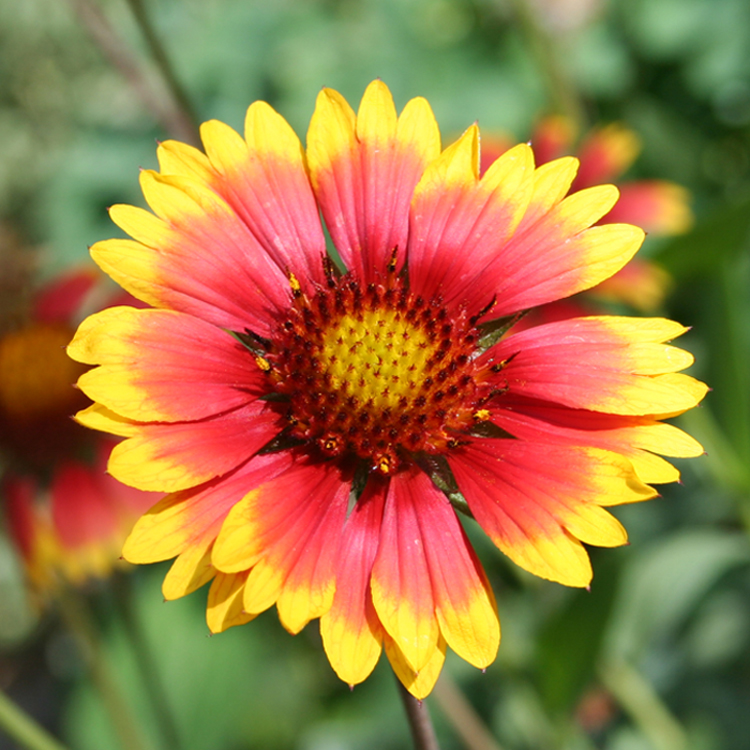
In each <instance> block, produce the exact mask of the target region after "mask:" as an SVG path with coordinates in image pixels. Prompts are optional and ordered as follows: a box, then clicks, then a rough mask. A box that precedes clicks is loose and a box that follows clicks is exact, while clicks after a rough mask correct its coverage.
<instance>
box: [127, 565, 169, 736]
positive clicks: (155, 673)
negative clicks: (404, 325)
mask: <svg viewBox="0 0 750 750" xmlns="http://www.w3.org/2000/svg"><path fill="white" fill-rule="evenodd" d="M112 585H113V589H114V592H115V599H116V601H117V605H118V608H119V614H120V619H121V621H122V623H123V625H124V626H125V632H126V634H127V637H128V640H129V641H130V647H131V649H132V651H133V655H134V657H135V663H136V666H137V668H138V671H139V673H140V677H141V682H142V683H143V687H144V689H145V691H146V693H147V695H148V698H149V704H150V705H151V706H152V708H153V711H154V714H155V716H156V722H157V725H158V727H159V731H160V732H161V736H162V740H163V743H164V747H168V748H169V749H170V750H181V748H182V742H181V740H180V735H179V732H178V731H177V724H176V723H175V720H174V715H173V713H172V710H171V708H170V705H169V701H168V700H167V692H166V690H165V689H164V680H163V679H162V676H161V674H160V672H159V670H158V669H157V665H156V660H155V659H154V655H153V650H152V649H151V647H150V645H149V642H148V639H147V638H146V634H145V633H144V632H143V628H142V627H141V623H140V620H139V619H138V616H137V613H136V611H135V608H134V607H133V597H132V589H131V588H130V578H129V577H128V578H127V580H126V576H125V575H115V576H114V577H113V578H112Z"/></svg>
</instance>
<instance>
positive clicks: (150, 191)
mask: <svg viewBox="0 0 750 750" xmlns="http://www.w3.org/2000/svg"><path fill="white" fill-rule="evenodd" d="M141 187H142V189H143V193H144V195H145V197H146V200H147V201H148V202H149V204H150V205H151V206H152V208H153V209H154V211H155V212H156V214H157V215H156V216H154V215H153V214H151V213H149V212H148V211H144V210H143V209H139V208H134V207H132V206H125V205H116V206H113V207H112V208H111V209H110V216H111V218H112V220H113V221H114V222H115V223H116V224H117V225H118V226H120V227H121V228H122V229H123V230H124V231H125V232H127V233H128V234H129V235H130V236H131V237H133V238H134V239H133V240H106V241H104V242H98V243H96V244H95V245H94V246H93V247H92V248H91V256H92V258H93V259H94V260H95V261H96V263H97V264H98V265H99V266H100V267H101V268H102V269H103V270H104V271H105V272H107V273H108V274H109V275H110V276H111V277H112V278H113V279H114V280H115V281H117V282H118V283H119V284H120V285H121V286H123V287H124V288H125V289H127V290H128V291H129V292H131V294H133V295H134V296H136V297H137V298H138V299H141V300H143V301H144V302H147V303H149V304H151V305H153V306H154V307H166V308H171V309H173V310H178V311H180V312H186V313H189V314H191V315H195V316H197V317H200V318H202V319H204V320H206V321H208V322H210V323H213V324H214V325H218V326H220V327H222V328H228V329H231V330H244V328H245V327H251V328H253V329H254V330H257V331H259V332H261V333H263V332H268V330H269V327H270V325H271V319H272V317H273V315H274V313H276V312H277V311H279V310H283V309H284V308H285V307H286V304H287V301H288V297H289V295H288V283H287V280H286V272H285V269H283V268H280V267H279V266H278V265H277V264H276V263H275V262H274V260H273V259H272V258H271V257H270V256H269V255H268V253H267V252H266V251H265V249H264V248H263V246H262V245H261V244H260V242H259V241H258V239H257V238H256V237H255V235H254V234H253V232H252V231H251V230H250V229H249V228H248V227H247V226H246V225H245V223H244V222H243V221H242V220H241V219H240V218H239V217H238V216H237V214H236V213H235V212H234V211H233V210H232V208H231V207H230V206H229V205H228V204H227V203H226V202H225V201H224V200H222V198H221V197H220V196H218V195H217V194H216V193H215V192H213V191H212V190H210V189H209V188H208V187H207V186H206V185H205V184H204V183H202V182H199V181H198V180H195V179H192V178H190V177H185V176H181V175H161V174H159V173H157V172H152V171H149V170H146V171H144V172H142V173H141Z"/></svg>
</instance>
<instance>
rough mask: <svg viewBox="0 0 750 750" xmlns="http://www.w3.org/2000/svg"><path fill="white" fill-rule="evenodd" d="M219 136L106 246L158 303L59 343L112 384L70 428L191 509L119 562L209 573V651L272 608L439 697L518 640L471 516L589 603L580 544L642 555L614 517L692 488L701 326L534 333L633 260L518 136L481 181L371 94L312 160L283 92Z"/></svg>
mask: <svg viewBox="0 0 750 750" xmlns="http://www.w3.org/2000/svg"><path fill="white" fill-rule="evenodd" d="M201 133H202V138H203V143H204V146H205V149H206V154H205V155H204V154H203V153H201V152H199V151H198V150H196V149H193V148H190V147H188V146H185V145H182V144H179V143H175V142H166V143H163V144H161V145H160V146H159V150H158V155H159V163H160V171H159V172H153V171H144V172H143V173H142V175H141V185H142V187H143V191H144V194H145V197H146V200H147V202H148V203H149V205H150V207H151V208H152V210H153V211H154V213H150V212H148V211H145V210H142V209H138V208H133V207H130V206H114V207H113V208H112V210H111V216H112V218H113V219H114V221H115V222H116V223H117V224H119V225H120V226H121V227H122V228H123V229H124V230H125V231H126V232H127V233H128V234H130V235H131V236H132V237H133V238H134V239H132V240H109V241H105V242H101V243H98V244H96V245H95V246H94V247H93V248H92V254H93V256H94V258H95V259H96V261H97V262H98V263H99V265H100V266H101V267H102V268H104V269H105V270H106V271H107V272H108V273H109V274H110V275H111V276H113V278H115V279H116V280H117V281H118V282H119V283H121V284H122V285H123V286H124V287H125V288H126V289H127V290H129V291H130V292H131V293H133V294H135V295H136V296H138V297H140V298H141V299H142V300H144V301H146V302H148V303H150V304H151V305H153V306H154V307H155V308H157V309H152V310H136V309H133V308H129V307H119V308H113V309H110V310H105V311H104V312H101V313H99V314H97V315H94V316H92V317H90V318H89V319H88V320H86V321H84V322H83V324H82V325H81V327H80V328H79V330H78V333H77V335H76V337H75V339H74V341H73V343H72V344H71V345H70V346H69V348H68V351H69V353H70V354H71V356H72V357H73V358H75V359H76V360H78V361H81V362H85V363H87V364H92V365H98V367H97V368H95V369H93V370H91V371H89V372H87V373H85V374H84V375H83V376H82V377H81V378H80V380H79V385H80V387H81V389H82V390H83V391H84V392H85V393H86V394H87V395H89V396H90V397H91V398H92V399H93V400H94V401H95V403H94V404H93V405H92V406H91V407H89V408H88V409H86V410H84V411H83V412H81V413H80V414H79V415H78V419H79V420H80V421H81V422H82V423H83V424H86V425H89V426H91V427H94V428H98V429H103V430H107V431H110V432H114V433H115V434H117V435H121V436H124V437H126V438H127V439H126V440H125V441H124V442H122V443H120V444H119V445H118V446H117V447H116V448H115V449H114V451H113V453H112V457H111V459H110V464H109V470H110V472H111V473H112V474H113V475H114V476H115V477H117V478H119V479H121V480H122V481H124V482H126V483H128V484H131V485H133V486H135V487H139V488H141V489H145V490H163V491H167V492H169V493H170V494H168V495H167V496H166V497H165V498H164V499H163V500H162V501H160V502H159V503H157V505H156V506H154V507H153V508H152V509H151V510H150V511H149V512H148V513H147V514H145V515H144V516H143V517H142V518H141V519H140V521H139V522H138V523H137V524H136V526H135V529H134V530H133V532H132V534H131V535H130V537H129V539H128V541H127V542H126V545H125V549H124V555H125V557H126V559H128V560H130V561H131V562H137V563H148V562H154V561H158V560H165V559H169V558H176V559H175V561H174V563H173V565H172V568H171V569H170V571H169V573H168V574H167V576H166V579H165V581H164V587H163V591H164V595H165V597H166V598H168V599H173V598H176V597H179V596H182V595H184V594H187V593H189V592H191V591H193V590H195V589H197V588H198V587H199V586H201V585H203V584H204V583H206V582H208V581H212V583H211V588H210V590H209V594H208V611H207V619H208V624H209V627H210V629H211V630H212V631H214V632H217V631H221V630H224V629H225V628H227V627H230V626H232V625H237V624H240V623H243V622H247V621H248V620H251V619H253V618H254V617H255V616H256V615H257V614H259V613H260V612H263V611H264V610H266V609H268V608H269V607H271V606H272V605H274V604H275V605H276V607H277V610H278V613H279V617H280V619H281V621H282V623H283V624H284V626H285V627H286V628H287V629H288V630H289V631H291V632H292V633H296V632H298V631H299V630H301V629H302V628H303V627H304V626H305V625H306V624H307V623H308V622H309V621H310V620H312V619H314V618H320V627H321V633H322V637H323V644H324V647H325V650H326V653H327V654H328V657H329V659H330V661H331V664H332V666H333V668H334V669H335V670H336V672H337V673H338V675H339V676H340V677H341V678H342V679H343V680H345V681H346V682H348V683H350V684H355V683H358V682H360V681H362V680H363V679H365V678H366V677H367V675H368V674H369V673H370V671H371V670H372V669H373V667H374V665H375V663H376V661H377V660H378V657H379V655H380V653H381V650H382V648H383V647H384V648H385V651H386V653H387V655H388V658H389V660H390V662H391V664H392V665H393V667H394V669H395V671H396V673H397V674H398V676H399V677H400V679H401V680H402V681H403V682H404V684H405V685H406V686H407V687H408V689H409V690H410V691H411V692H412V693H413V694H414V695H416V696H418V697H422V696H424V695H426V694H427V693H429V691H430V690H431V688H432V685H433V684H434V681H435V679H436V678H437V675H438V673H439V671H440V668H441V666H442V663H443V660H444V656H445V651H446V647H447V646H450V647H451V648H452V649H453V650H454V651H456V652H457V653H458V654H459V655H460V656H462V657H463V658H464V659H466V660H467V661H469V662H471V663H472V664H474V665H476V666H477V667H485V666H487V665H488V664H489V663H490V662H492V660H493V659H494V657H495V653H496V650H497V647H498V643H499V638H500V628H499V622H498V618H497V613H496V607H495V601H494V597H493V594H492V591H491V589H490V586H489V583H488V581H487V578H486V576H485V574H484V572H483V570H482V566H481V564H480V562H479V560H478V559H477V557H476V555H475V553H474V551H473V550H472V547H471V545H470V544H469V542H468V539H467V536H466V534H465V532H464V530H463V527H462V525H461V523H460V521H459V518H458V516H457V514H456V511H455V510H454V506H453V505H452V501H453V502H455V503H456V505H458V506H460V507H467V508H468V510H469V511H470V513H471V514H472V515H473V516H474V518H475V519H476V521H477V522H478V523H479V525H480V526H481V527H482V528H483V529H484V530H485V531H486V532H487V533H488V534H489V535H490V537H491V538H492V539H493V541H494V542H495V543H496V544H497V546H498V547H499V548H500V549H501V550H502V551H503V552H505V553H506V554H507V555H508V556H509V557H510V558H511V559H512V560H513V561H514V562H516V563H517V564H519V565H521V566H522V567H524V568H526V569H527V570H530V571H532V572H533V573H536V574H537V575H540V576H542V577H544V578H548V579H551V580H554V581H559V582H561V583H565V584H568V585H572V586H586V585H588V583H589V581H590V579H591V566H590V564H589V559H588V555H587V553H586V550H585V548H584V546H583V544H582V542H584V543H587V544H596V545H602V546H615V545H619V544H623V543H624V542H625V541H626V535H625V531H624V530H623V528H622V526H621V525H620V524H619V522H618V521H617V520H616V519H615V518H614V517H613V516H611V515H610V514H609V513H608V512H607V511H606V510H605V506H607V505H616V504H618V503H626V502H634V501H638V500H644V499H647V498H650V497H653V496H654V495H655V494H656V493H655V492H654V490H653V489H652V488H651V487H650V486H649V485H648V483H650V482H668V481H673V480H675V479H676V478H677V476H678V474H677V471H676V470H675V469H674V468H673V467H672V466H671V465H670V464H669V463H668V462H667V461H665V460H664V459H662V458H661V457H659V456H658V455H657V454H666V455H675V456H685V455H696V454H698V453H700V452H701V449H700V446H698V444H697V443H695V441H693V440H692V439H691V438H690V437H688V436H687V435H685V434H684V433H683V432H681V431H680V430H678V429H677V428H676V427H674V426H672V425H668V424H665V423H662V422H661V421H660V419H661V418H662V417H663V416H664V415H674V414H679V413H680V412H683V411H685V410H686V409H689V408H691V407H692V406H694V405H695V404H696V403H698V401H699V400H700V399H701V398H702V396H703V394H704V393H705V387H704V386H703V385H702V384H700V383H698V382H697V381H695V380H693V379H692V378H691V377H689V376H687V375H682V374H677V373H678V371H679V370H682V369H683V368H685V367H687V366H688V365H689V364H690V363H691V357H690V355H688V354H687V353H685V352H683V351H681V350H679V349H676V348H673V347H671V346H669V345H667V344H666V343H665V342H666V341H668V340H669V339H672V338H674V337H676V336H679V335H680V334H681V333H682V332H683V331H684V330H685V329H684V328H683V327H682V326H680V325H678V324H677V323H672V322H670V321H667V320H662V319H654V320H631V319H628V318H617V317H611V318H608V317H592V318H583V319H576V320H569V321H563V322H560V323H553V324H549V325H543V326H538V327H536V328H532V329H528V330H524V331H521V332H519V333H514V332H513V328H512V326H513V323H514V321H515V320H516V319H517V318H518V316H519V315H520V314H521V313H523V311H525V310H527V309H529V308H531V307H534V306H536V305H540V304H544V303H547V302H550V301H552V300H556V299H560V298H562V297H566V296H569V295H571V294H574V293H576V292H578V291H581V290H583V289H586V288H589V287H591V286H593V285H595V284H597V283H598V282H600V281H601V280H603V279H604V278H606V277H607V276H610V275H611V274H613V273H615V272H616V271H617V270H618V269H620V268H621V267H622V266H623V265H624V264H625V263H626V262H627V261H628V260H629V259H630V258H631V257H632V255H633V254H634V253H635V252H636V250H637V249H638V246H639V245H640V243H641V240H642V237H643V232H642V231H641V230H640V229H637V228H635V227H632V226H628V225H623V224H610V225H607V226H597V227H592V225H593V224H594V223H595V222H597V221H598V220H599V219H600V218H601V217H602V216H603V215H604V214H606V213H607V212H608V211H609V210H610V209H611V208H612V206H613V205H614V203H615V201H616V199H617V190H616V189H615V188H613V187H611V186H605V187H597V188H591V189H588V190H583V191H580V192H578V193H575V194H573V195H570V196H568V197H565V195H566V193H567V192H568V190H569V188H570V185H571V183H572V181H573V179H574V177H575V174H576V168H577V161H576V160H575V159H572V158H566V159H561V160H558V161H553V162H551V163H549V164H547V165H545V166H543V167H540V168H535V166H534V162H533V155H532V151H531V149H530V148H529V147H528V146H525V145H520V146H517V147H515V148H513V149H511V150H509V151H507V152H506V153H505V154H503V156H501V157H500V158H499V159H498V160H497V161H496V162H494V164H492V165H491V166H490V167H489V168H488V169H487V171H486V173H485V174H484V176H483V177H482V178H481V179H480V177H479V132H478V129H477V127H476V126H473V127H471V128H469V130H467V131H466V133H465V134H464V135H463V136H462V137H461V138H460V139H459V141H458V142H456V143H455V144H453V145H452V146H450V147H448V148H447V149H445V150H443V151H441V148H440V138H439V133H438V128H437V124H436V122H435V119H434V117H433V115H432V112H431V110H430V108H429V106H428V104H427V103H426V102H425V101H424V100H423V99H413V100H412V101H410V102H409V103H408V104H407V105H406V107H405V108H404V110H403V112H402V113H401V114H400V116H398V115H397V113H396V110H395V107H394V105H393V101H392V98H391V95H390V92H389V91H388V89H387V88H386V86H385V85H384V84H383V83H381V82H380V81H375V82H374V83H372V84H371V85H370V86H369V87H368V88H367V90H366V92H365V95H364V97H363V99H362V102H361V104H360V107H359V111H358V112H357V113H356V114H355V113H354V112H353V111H352V109H351V108H350V107H349V105H348V104H347V103H346V101H345V100H344V99H343V98H342V97H341V96H340V95H339V94H338V93H337V92H335V91H331V90H327V89H326V90H323V91H322V92H321V93H320V95H319V97H318V101H317V106H316V108H315V112H314V114H313V118H312V121H311V124H310V128H309V131H308V134H307V148H306V149H303V148H302V146H301V144H300V142H299V140H298V139H297V136H296V135H295V134H294V133H293V131H292V130H291V128H290V127H289V126H288V125H287V123H286V122H285V121H284V120H283V119H282V118H281V117H280V116H279V115H278V114H277V113H276V112H275V111H274V110H273V109H271V107H269V106H268V105H267V104H265V103H263V102H256V103H255V104H253V105H252V106H251V107H250V108H249V110H248V113H247V118H246V121H245V137H244V138H242V137H241V136H240V135H238V134H237V133H236V132H234V131H233V130H231V129H230V128H228V127H227V126H225V125H223V124H221V123H218V122H209V123H206V124H204V125H203V127H202V129H201ZM320 214H322V217H323V220H324V221H325V226H326V227H327V229H328V232H329V234H330V237H331V239H332V242H333V246H334V247H335V251H336V255H337V258H339V259H340V260H341V267H339V266H337V265H336V263H335V262H334V261H333V260H331V259H330V257H329V255H328V254H327V252H326V241H325V237H324V233H323V227H322V225H321V221H320V219H319V215H320ZM449 498H450V499H449Z"/></svg>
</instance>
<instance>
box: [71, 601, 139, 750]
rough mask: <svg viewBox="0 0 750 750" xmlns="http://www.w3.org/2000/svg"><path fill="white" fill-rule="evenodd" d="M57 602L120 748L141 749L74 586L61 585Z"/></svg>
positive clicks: (131, 720) (123, 699)
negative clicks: (84, 661)
mask: <svg viewBox="0 0 750 750" xmlns="http://www.w3.org/2000/svg"><path fill="white" fill-rule="evenodd" d="M57 603H58V606H59V608H60V613H61V615H62V619H63V621H64V622H65V625H66V626H67V627H68V629H69V630H70V632H71V634H72V635H73V637H74V638H75V639H76V641H77V643H78V646H79V648H80V650H81V653H82V655H83V657H84V659H85V660H86V663H87V666H88V668H89V671H90V673H91V679H92V681H93V683H94V685H95V687H96V689H97V692H98V693H99V695H100V696H101V699H102V702H103V703H104V707H105V709H106V711H107V714H108V715H109V718H110V721H111V722H112V726H113V728H114V730H115V732H116V734H117V736H118V738H119V740H120V745H121V747H122V750H145V748H146V743H145V742H144V739H143V737H142V735H141V733H140V731H139V729H138V724H137V723H136V721H135V719H134V717H133V715H132V712H131V710H130V706H129V705H128V703H127V702H126V701H125V698H124V696H123V695H122V692H121V691H120V688H119V685H118V682H117V680H116V679H115V677H114V676H113V674H112V672H111V670H110V668H109V664H108V662H107V660H106V658H105V656H104V650H103V648H102V645H101V642H100V640H99V637H98V633H97V631H96V627H95V626H94V624H93V622H92V618H91V615H90V612H89V610H88V606H87V604H86V602H85V601H84V599H83V597H82V596H81V595H80V594H79V593H78V592H77V591H76V590H75V589H72V588H70V587H68V588H62V589H61V591H60V595H59V596H58V599H57Z"/></svg>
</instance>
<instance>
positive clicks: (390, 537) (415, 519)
mask: <svg viewBox="0 0 750 750" xmlns="http://www.w3.org/2000/svg"><path fill="white" fill-rule="evenodd" d="M416 471H417V470H411V471H409V472H408V473H406V474H396V475H395V476H394V477H393V478H392V479H391V481H390V484H389V486H388V496H387V499H386V503H385V512H384V515H383V525H382V528H381V536H380V545H379V547H378V554H377V556H376V558H375V562H374V564H373V569H372V581H371V589H372V601H373V604H374V605H375V611H376V612H377V614H378V617H379V619H380V622H381V623H382V624H383V627H384V628H385V631H386V632H387V633H388V634H389V635H390V636H391V638H393V640H394V641H395V642H396V644H397V645H398V647H399V649H400V651H401V652H402V653H403V655H404V657H405V659H406V660H407V662H408V663H409V665H410V667H411V668H412V669H413V670H414V671H416V672H419V671H420V670H421V669H422V668H423V667H424V666H425V665H426V664H427V663H428V662H429V660H430V659H431V657H432V655H433V652H434V651H435V649H436V648H437V644H438V640H439V637H440V625H439V623H438V619H437V615H436V613H435V596H434V592H433V588H432V582H431V580H430V568H429V563H428V561H427V555H426V550H425V544H426V539H425V537H424V532H423V530H422V528H421V527H422V523H424V522H425V519H421V517H420V510H421V509H419V508H417V507H415V503H414V498H413V497H412V494H411V492H410V491H409V481H410V480H413V478H414V477H415V476H418V474H417V473H416Z"/></svg>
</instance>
